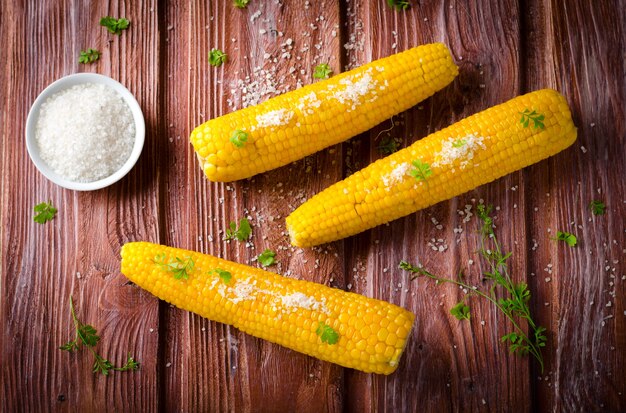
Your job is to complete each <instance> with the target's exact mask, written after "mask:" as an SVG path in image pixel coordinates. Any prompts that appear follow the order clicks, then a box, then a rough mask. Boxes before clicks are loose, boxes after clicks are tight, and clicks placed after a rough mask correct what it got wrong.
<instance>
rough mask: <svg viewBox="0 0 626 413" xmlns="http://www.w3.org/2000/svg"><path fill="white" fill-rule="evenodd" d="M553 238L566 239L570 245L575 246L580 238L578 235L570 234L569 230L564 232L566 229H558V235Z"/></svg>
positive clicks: (557, 239) (556, 239)
mask: <svg viewBox="0 0 626 413" xmlns="http://www.w3.org/2000/svg"><path fill="white" fill-rule="evenodd" d="M552 239H553V240H555V241H565V243H566V244H567V245H569V246H570V247H575V246H576V244H577V243H578V239H577V238H576V235H574V234H570V233H569V232H564V231H557V232H556V237H555V238H552Z"/></svg>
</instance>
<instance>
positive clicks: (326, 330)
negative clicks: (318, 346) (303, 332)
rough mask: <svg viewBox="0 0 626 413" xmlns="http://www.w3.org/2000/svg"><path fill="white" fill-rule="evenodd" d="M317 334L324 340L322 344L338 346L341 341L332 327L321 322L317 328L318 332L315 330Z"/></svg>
mask: <svg viewBox="0 0 626 413" xmlns="http://www.w3.org/2000/svg"><path fill="white" fill-rule="evenodd" d="M315 334H317V335H318V336H319V337H320V338H321V339H322V343H328V344H337V342H338V341H339V333H337V332H336V331H335V330H333V329H332V327H331V326H329V325H328V324H325V323H322V322H321V321H320V323H319V325H318V326H317V330H315Z"/></svg>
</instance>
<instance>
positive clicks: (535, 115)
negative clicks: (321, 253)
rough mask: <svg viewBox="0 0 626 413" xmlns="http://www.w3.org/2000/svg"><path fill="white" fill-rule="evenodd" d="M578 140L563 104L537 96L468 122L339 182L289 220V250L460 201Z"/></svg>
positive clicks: (551, 95) (543, 93) (545, 94)
mask: <svg viewBox="0 0 626 413" xmlns="http://www.w3.org/2000/svg"><path fill="white" fill-rule="evenodd" d="M575 140H576V127H575V126H574V123H573V122H572V118H571V115H570V110H569V107H568V106H567V102H566V101H565V99H564V98H563V96H561V95H560V94H559V93H558V92H556V91H554V90H549V89H545V90H539V91H536V92H533V93H529V94H527V95H523V96H519V97H517V98H515V99H512V100H510V101H508V102H506V103H503V104H501V105H497V106H494V107H492V108H490V109H487V110H485V111H483V112H480V113H478V114H475V115H473V116H470V117H468V118H466V119H463V120H461V121H460V122H457V123H455V124H454V125H452V126H450V127H447V128H445V129H442V130H440V131H439V132H435V133H433V134H431V135H429V136H427V137H426V138H424V139H421V140H419V141H417V142H416V143H414V144H413V145H411V146H409V147H408V148H405V149H403V150H401V151H398V152H396V153H394V154H392V155H390V156H388V157H386V158H384V159H380V160H378V161H376V162H374V163H373V164H371V165H369V166H368V167H366V168H364V169H362V170H360V171H358V172H356V173H355V174H353V175H351V176H350V177H348V178H346V179H344V180H343V181H341V182H338V183H336V184H334V185H332V186H330V187H329V188H327V189H326V190H324V191H322V192H320V193H319V194H317V195H315V196H313V197H312V198H311V199H310V200H308V201H307V202H305V203H304V204H302V205H301V206H300V207H298V208H297V209H296V210H295V211H294V212H293V213H291V214H290V215H289V216H288V217H287V228H288V230H289V234H290V236H291V243H292V244H293V245H296V246H300V247H310V246H314V245H319V244H323V243H325V242H330V241H334V240H338V239H341V238H344V237H347V236H350V235H353V234H357V233H359V232H361V231H365V230H366V229H369V228H372V227H375V226H377V225H380V224H383V223H386V222H389V221H392V220H394V219H397V218H400V217H403V216H405V215H408V214H411V213H413V212H416V211H418V210H420V209H422V208H425V207H427V206H430V205H433V204H436V203H437V202H440V201H443V200H446V199H450V198H452V197H454V196H457V195H460V194H462V193H464V192H467V191H469V190H471V189H474V188H476V187H477V186H479V185H482V184H485V183H488V182H491V181H493V180H495V179H497V178H499V177H501V176H504V175H506V174H509V173H511V172H513V171H516V170H518V169H521V168H523V167H526V166H528V165H531V164H533V163H535V162H538V161H540V160H542V159H545V158H547V157H549V156H551V155H554V154H556V153H558V152H560V151H561V150H563V149H565V148H567V147H568V146H570V145H571V144H572V143H574V141H575Z"/></svg>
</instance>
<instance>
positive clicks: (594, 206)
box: [589, 200, 606, 215]
mask: <svg viewBox="0 0 626 413" xmlns="http://www.w3.org/2000/svg"><path fill="white" fill-rule="evenodd" d="M589 208H591V213H592V214H593V215H604V213H605V212H606V211H605V210H606V205H604V202H602V201H596V200H593V201H591V203H590V204H589Z"/></svg>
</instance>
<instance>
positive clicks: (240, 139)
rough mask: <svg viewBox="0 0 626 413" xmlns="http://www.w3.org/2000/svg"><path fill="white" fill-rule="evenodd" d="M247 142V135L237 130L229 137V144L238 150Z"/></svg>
mask: <svg viewBox="0 0 626 413" xmlns="http://www.w3.org/2000/svg"><path fill="white" fill-rule="evenodd" d="M247 141H248V134H247V133H246V132H244V131H242V130H239V129H237V130H236V131H234V132H233V134H232V136H231V137H230V143H232V144H233V145H235V146H236V147H238V148H242V147H243V145H245V144H246V142H247Z"/></svg>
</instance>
